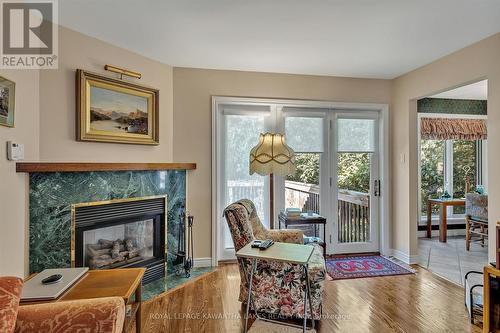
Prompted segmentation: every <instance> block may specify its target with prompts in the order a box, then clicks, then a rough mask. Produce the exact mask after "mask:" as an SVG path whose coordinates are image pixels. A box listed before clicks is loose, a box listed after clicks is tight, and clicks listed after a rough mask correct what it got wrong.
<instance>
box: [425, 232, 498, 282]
mask: <svg viewBox="0 0 500 333" xmlns="http://www.w3.org/2000/svg"><path fill="white" fill-rule="evenodd" d="M418 251H419V253H418V255H419V265H420V266H422V267H424V268H426V269H428V270H430V271H431V272H433V273H435V274H437V275H440V276H442V277H444V278H446V279H448V280H450V281H452V282H455V283H456V284H459V285H462V286H463V285H464V281H463V280H464V276H465V274H466V273H467V272H468V271H471V270H478V271H482V270H483V266H484V265H486V264H487V263H488V248H487V246H485V247H484V248H483V247H481V245H480V244H477V243H476V244H474V243H472V244H471V247H470V251H466V250H465V236H455V237H448V242H446V243H441V242H439V240H438V237H433V238H431V239H428V238H419V239H418Z"/></svg>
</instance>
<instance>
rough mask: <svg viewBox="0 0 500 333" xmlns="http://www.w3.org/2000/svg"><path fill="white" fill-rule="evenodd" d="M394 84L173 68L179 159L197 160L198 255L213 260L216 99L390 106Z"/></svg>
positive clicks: (192, 185)
mask: <svg viewBox="0 0 500 333" xmlns="http://www.w3.org/2000/svg"><path fill="white" fill-rule="evenodd" d="M390 88H391V87H390V81H388V80H368V79H350V78H338V77H326V76H305V75H287V74H269V73H255V72H239V71H219V70H203V69H189V68H174V124H175V127H174V160H175V161H192V162H196V163H197V164H198V169H197V170H196V171H194V172H191V174H190V176H189V183H188V198H187V200H188V205H189V209H190V211H192V213H193V214H194V216H195V217H196V224H195V232H194V235H195V244H196V245H195V257H197V258H207V257H211V255H212V254H211V218H212V212H211V200H212V199H211V198H212V193H211V163H212V153H211V149H212V143H211V142H212V141H211V140H212V136H211V130H212V124H211V121H212V114H211V109H212V104H211V103H212V102H211V97H212V96H214V95H218V96H239V97H264V98H290V99H311V100H327V101H339V102H363V103H387V104H388V103H389V102H390Z"/></svg>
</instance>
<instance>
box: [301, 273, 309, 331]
mask: <svg viewBox="0 0 500 333" xmlns="http://www.w3.org/2000/svg"><path fill="white" fill-rule="evenodd" d="M302 267H303V270H302V271H303V274H307V270H306V266H305V265H304V266H302ZM304 282H305V286H304V324H303V327H302V332H303V333H306V329H307V311H306V310H307V301H308V300H307V291H308V288H307V275H306V276H305V277H304Z"/></svg>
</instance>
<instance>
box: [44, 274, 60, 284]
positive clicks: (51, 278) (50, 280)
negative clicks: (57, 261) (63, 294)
mask: <svg viewBox="0 0 500 333" xmlns="http://www.w3.org/2000/svg"><path fill="white" fill-rule="evenodd" d="M62 277H63V276H62V274H54V275H51V276H49V277H46V278H45V279H43V280H42V284H53V283H57V282H59V281H61V280H62Z"/></svg>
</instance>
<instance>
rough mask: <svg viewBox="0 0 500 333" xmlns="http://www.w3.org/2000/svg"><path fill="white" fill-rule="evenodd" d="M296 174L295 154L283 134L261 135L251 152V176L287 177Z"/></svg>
mask: <svg viewBox="0 0 500 333" xmlns="http://www.w3.org/2000/svg"><path fill="white" fill-rule="evenodd" d="M294 172H295V153H294V151H293V150H292V149H291V148H290V147H288V146H287V144H286V143H285V136H284V135H283V134H279V133H277V134H274V133H261V134H260V136H259V143H258V144H257V145H256V146H255V147H253V148H252V150H251V151H250V174H251V175H253V174H254V173H258V174H259V175H262V176H265V175H269V174H276V175H279V176H286V175H289V174H292V173H294Z"/></svg>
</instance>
